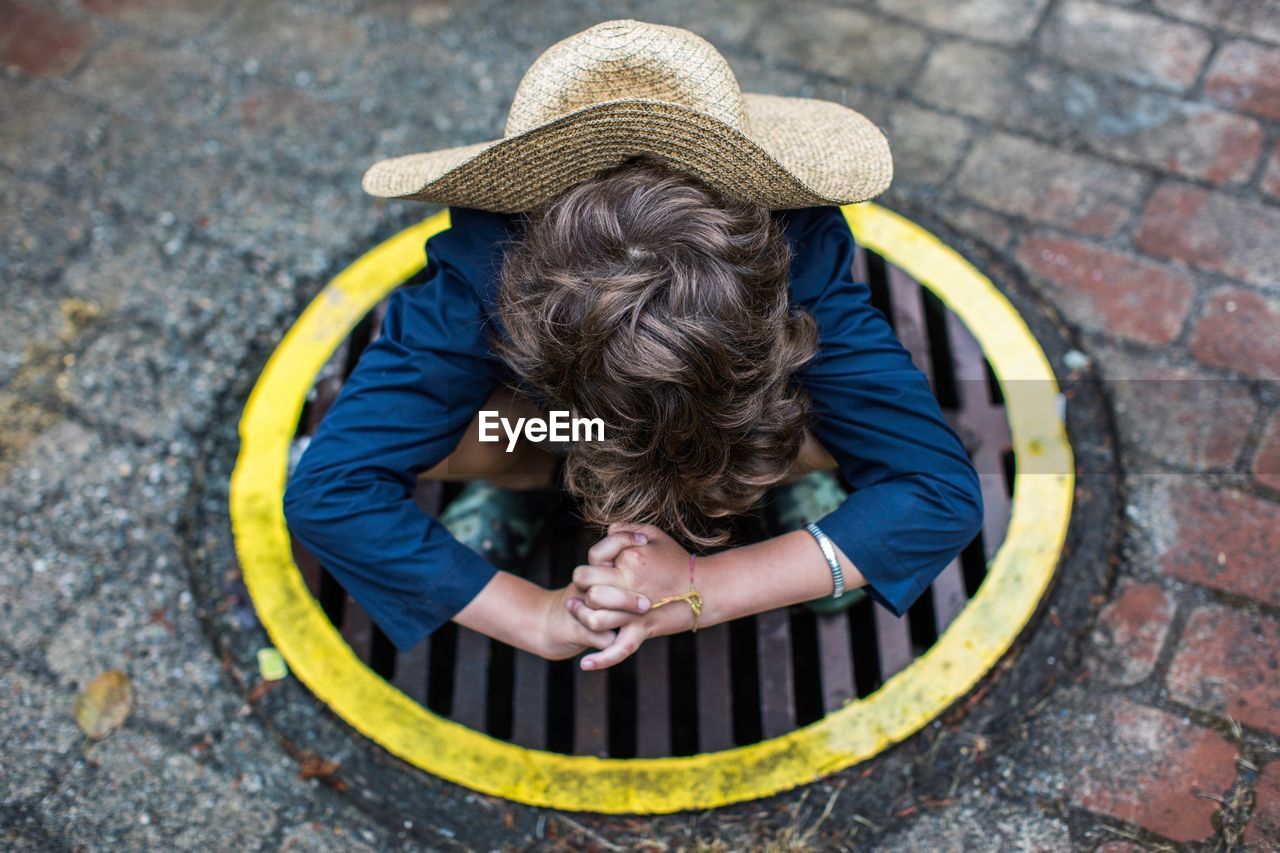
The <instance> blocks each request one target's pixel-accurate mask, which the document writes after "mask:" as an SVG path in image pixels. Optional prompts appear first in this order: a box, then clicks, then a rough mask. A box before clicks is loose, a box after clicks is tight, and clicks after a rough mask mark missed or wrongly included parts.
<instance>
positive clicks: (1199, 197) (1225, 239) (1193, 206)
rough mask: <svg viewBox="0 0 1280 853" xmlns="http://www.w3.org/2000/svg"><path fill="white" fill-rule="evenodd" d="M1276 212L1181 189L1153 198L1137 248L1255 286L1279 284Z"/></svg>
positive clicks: (1279, 212)
mask: <svg viewBox="0 0 1280 853" xmlns="http://www.w3.org/2000/svg"><path fill="white" fill-rule="evenodd" d="M1276 234H1280V209H1277V208H1276V207H1275V206H1273V205H1266V204H1260V203H1255V202H1249V201H1241V200H1239V199H1235V198H1231V197H1228V196H1225V195H1221V194H1219V193H1214V192H1209V191H1207V190H1202V189H1199V188H1197V187H1191V186H1186V185H1181V184H1166V185H1164V186H1162V187H1160V188H1159V189H1157V190H1156V192H1155V193H1154V194H1153V195H1152V197H1151V200H1150V202H1148V204H1147V209H1146V211H1145V212H1144V214H1143V219H1142V226H1141V229H1140V230H1139V232H1138V237H1137V245H1138V248H1140V249H1142V250H1143V251H1144V252H1147V253H1149V254H1152V255H1157V256H1160V257H1166V258H1176V259H1177V260H1180V261H1185V262H1186V263H1189V264H1191V265H1192V266H1196V267H1200V268H1201V269H1207V270H1212V271H1214V272H1219V273H1222V274H1223V275H1229V276H1232V277H1234V278H1238V279H1241V280H1243V281H1248V282H1251V283H1253V284H1257V285H1259V286H1261V287H1272V288H1274V287H1276V286H1277V282H1280V240H1277V239H1276Z"/></svg>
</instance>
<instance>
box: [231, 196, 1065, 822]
mask: <svg viewBox="0 0 1280 853" xmlns="http://www.w3.org/2000/svg"><path fill="white" fill-rule="evenodd" d="M843 211H844V215H845V218H846V219H847V221H848V223H849V227H850V229H852V231H853V234H854V236H855V237H856V239H857V240H858V241H859V242H861V244H862V245H864V246H866V247H867V248H868V249H870V250H872V251H874V252H876V253H878V254H880V255H881V256H883V257H884V258H885V260H886V261H888V262H890V263H892V264H894V265H895V266H897V267H899V268H901V269H902V270H903V271H904V272H906V273H907V274H909V275H911V276H912V277H914V278H915V279H917V280H918V281H920V282H921V283H922V284H924V285H925V286H927V287H928V288H929V289H930V290H932V291H933V292H934V293H935V294H937V296H938V297H940V298H941V299H942V301H943V302H944V303H946V305H947V306H948V307H949V308H950V309H951V310H953V311H954V312H955V313H956V314H958V315H959V317H960V319H961V320H962V321H963V322H964V323H965V325H966V326H968V328H969V329H970V330H971V331H972V332H973V334H974V336H975V337H976V338H977V339H978V341H979V343H980V344H981V345H982V349H983V351H984V352H985V354H986V356H987V358H988V360H989V361H990V363H991V366H992V369H993V371H994V372H995V374H996V376H997V378H998V379H999V381H1000V384H1001V390H1002V392H1003V394H1004V398H1005V407H1006V412H1007V415H1008V418H1009V426H1010V430H1011V433H1012V436H1013V449H1014V454H1015V457H1016V459H1017V473H1016V480H1015V483H1014V498H1013V505H1012V509H1011V519H1010V522H1009V528H1008V532H1007V534H1006V536H1005V539H1004V543H1003V545H1002V546H1001V547H1000V549H999V551H998V552H997V554H996V555H995V557H994V558H993V560H992V562H991V565H990V566H989V568H988V573H987V576H986V579H985V580H984V581H983V583H982V586H981V587H980V588H979V590H978V593H977V595H975V596H974V597H973V599H972V600H971V601H970V602H969V604H968V605H967V606H966V607H965V608H964V610H963V611H961V613H960V614H959V616H957V617H956V619H955V620H954V621H953V622H952V623H951V625H950V626H949V627H948V628H947V630H946V631H945V632H944V633H943V634H942V636H941V637H939V638H938V640H937V642H936V643H935V644H934V646H933V647H932V648H930V649H929V650H928V651H927V652H925V653H924V654H923V655H921V656H920V657H918V658H916V660H915V661H913V662H912V663H911V664H910V665H909V666H907V667H906V668H905V669H903V670H902V671H901V672H899V673H898V674H897V675H894V676H893V677H892V678H890V679H889V680H888V681H887V682H885V683H884V684H883V685H882V686H881V687H880V689H879V690H877V691H876V692H875V693H873V694H871V695H870V696H867V697H865V698H863V699H859V700H855V701H852V702H850V703H849V704H847V705H845V706H844V707H843V708H841V709H840V710H838V711H834V712H832V713H830V714H828V715H827V716H825V717H824V718H822V719H821V720H819V721H817V722H815V723H813V724H811V725H808V726H805V727H804V728H800V729H796V730H795V731H792V732H789V733H787V734H786V735H783V736H782V737H778V738H773V739H770V740H766V741H762V742H760V743H755V744H751V745H749V746H742V747H736V748H734V749H729V750H724V751H722V752H714V753H705V754H701V755H693V756H686V757H678V758H677V757H671V758H633V759H604V758H596V757H594V756H588V755H562V754H559V753H552V752H543V751H540V750H531V749H526V748H524V747H520V746H516V745H514V744H511V743H507V742H505V741H501V740H498V739H496V738H493V737H490V736H488V735H486V734H483V733H481V732H477V731H475V730H473V729H470V728H467V727H465V726H462V725H459V724H458V723H455V722H453V721H452V720H448V719H445V718H443V717H440V716H437V715H436V714H434V713H432V712H431V711H429V710H427V709H426V708H424V707H423V706H421V705H419V704H418V703H417V702H415V701H414V700H413V699H410V698H409V697H408V696H405V695H404V694H403V693H401V692H400V691H399V690H397V689H396V688H395V687H393V686H392V685H391V684H389V683H387V682H386V681H384V680H383V679H382V678H381V677H379V676H378V675H376V674H375V673H374V672H373V671H372V670H370V669H369V668H368V667H367V666H365V664H364V663H363V662H362V661H361V660H360V659H359V658H358V657H356V655H355V654H354V653H353V652H352V651H351V649H350V648H349V647H348V646H347V645H346V643H345V642H343V640H342V636H341V635H340V634H339V632H338V630H337V629H336V628H335V627H334V626H333V625H332V624H331V623H330V622H329V620H328V618H327V617H326V616H325V614H324V612H323V611H322V610H321V608H320V605H319V604H318V603H317V602H316V600H315V599H314V598H313V597H312V595H311V593H310V592H309V591H308V589H307V587H306V584H305V583H304V581H303V578H302V574H301V572H300V571H299V570H298V568H297V566H296V565H295V564H294V562H293V557H292V552H291V551H290V547H289V544H290V543H289V534H288V530H287V529H286V527H285V520H284V513H283V510H282V505H281V501H282V498H283V495H284V488H285V482H286V474H287V460H288V453H289V445H290V442H291V440H292V438H293V436H294V432H295V429H296V427H297V423H298V418H299V416H300V414H301V411H302V406H303V402H304V400H305V398H306V395H307V392H308V391H309V389H310V387H311V385H312V384H313V382H314V380H315V377H316V375H317V374H318V373H319V371H320V369H321V367H322V366H323V365H324V363H325V362H326V360H327V359H328V358H329V356H330V355H331V354H332V353H333V351H334V349H336V347H337V346H338V344H339V343H341V342H342V340H343V339H344V338H345V337H346V336H347V335H348V334H349V333H350V331H351V329H352V328H353V326H354V325H355V324H356V323H357V322H358V321H359V320H360V319H361V318H362V317H363V316H364V315H365V314H366V313H368V312H369V311H370V310H371V309H372V308H373V307H374V306H375V305H376V304H377V303H378V302H379V301H380V300H381V299H382V298H383V297H385V296H386V295H387V294H388V293H389V292H390V291H391V290H392V289H394V288H395V287H396V286H397V285H398V284H400V283H402V282H403V281H405V280H406V279H408V278H409V277H410V276H412V275H414V274H415V273H416V272H418V271H419V270H420V269H421V268H422V267H423V266H424V264H425V262H426V258H425V256H424V254H423V244H424V242H425V241H426V239H427V238H428V237H429V236H431V235H432V234H435V233H436V232H438V231H441V230H443V229H445V228H448V227H450V222H449V211H448V210H447V209H446V210H443V211H441V212H440V213H437V214H436V215H434V216H431V217H429V218H428V219H426V220H424V221H423V222H421V223H419V224H417V225H415V226H413V227H411V228H407V229H405V230H404V231H402V232H400V233H399V234H397V235H395V236H394V237H392V238H391V239H389V240H387V241H386V242H384V243H382V244H381V245H379V246H377V247H376V248H374V249H373V250H371V251H370V252H368V253H367V254H365V255H364V256H362V257H361V258H359V259H358V260H357V261H356V262H355V263H353V264H352V265H351V266H349V267H348V268H347V269H345V270H343V271H342V272H341V273H340V274H339V275H338V276H336V277H335V278H334V279H333V281H331V282H330V283H329V284H328V285H327V286H326V287H325V289H324V290H323V291H322V292H321V293H320V294H319V295H318V296H317V297H316V298H315V300H314V301H312V303H311V304H310V305H309V306H308V307H307V309H306V310H305V311H304V312H303V313H302V316H301V317H300V318H299V319H298V322H297V323H295V324H294V326H293V328H291V329H290V330H289V331H288V333H287V334H286V335H285V337H284V340H283V341H281V343H280V346H279V347H278V348H277V349H276V351H275V352H274V353H273V354H272V355H271V357H270V359H269V360H268V361H267V365H266V367H265V369H264V370H263V372H262V375H261V377H259V379H258V382H257V384H256V385H255V386H254V389H253V391H252V393H251V394H250V395H249V400H248V403H247V404H246V405H245V409H244V413H243V415H242V417H241V419H240V442H241V443H240V453H239V456H238V457H237V460H236V467H235V470H234V471H233V472H232V475H231V497H230V503H231V506H230V510H231V523H232V528H233V531H234V534H235V543H236V551H237V554H238V556H239V559H240V565H241V568H242V570H243V572H244V580H245V583H246V585H247V586H248V588H249V592H250V594H251V595H252V597H253V601H254V604H255V606H256V608H257V611H258V615H259V618H260V619H261V620H262V624H263V625H264V626H265V627H266V630H267V633H268V634H269V635H270V637H271V640H272V642H273V643H274V644H275V646H276V648H277V649H279V651H280V652H281V654H283V655H284V657H285V660H286V661H287V662H288V664H289V668H290V669H291V670H292V671H293V673H294V674H295V675H296V676H297V677H298V679H299V680H301V681H302V683H303V684H305V685H306V686H307V687H308V688H309V689H310V690H311V691H312V692H313V693H314V694H315V695H316V696H317V697H318V698H319V699H320V701H322V702H324V703H325V704H326V705H328V706H329V707H330V708H332V709H333V711H334V712H335V713H337V714H338V715H339V716H340V717H342V718H343V719H344V720H346V721H347V722H348V723H350V724H351V726H353V727H354V728H355V729H357V730H358V731H359V732H361V733H362V734H364V735H365V736H366V737H368V738H370V739H371V740H373V741H374V742H376V743H378V744H380V745H381V746H383V747H384V748H386V749H387V750H388V751H389V752H391V753H393V754H395V755H397V756H399V757H400V758H402V759H404V760H405V761H408V762H409V763H411V764H413V765H415V766H417V767H420V768H422V769H423V770H426V771H428V772H430V773H433V774H435V775H436V776H440V777H442V778H444V779H448V780H450V781H453V782H456V783H458V784H460V785H465V786H467V787H469V788H472V789H474V790H477V791H481V792H483V793H486V794H491V795H494V796H498V797H504V798H507V799H510V800H515V801H518V802H523V803H528V804H531V805H537V806H549V807H553V808H557V809H565V810H572V811H594V812H604V813H641V814H643V813H652V814H656V813H666V812H673V811H680V810H683V809H704V808H712V807H715V806H722V805H726V804H728V803H733V802H739V801H742V800H749V799H755V798H757V797H762V796H766V795H768V794H773V793H777V792H778V791H782V790H786V789H788V788H792V787H795V786H797V785H803V784H805V783H807V782H812V781H814V780H817V779H819V778H821V777H822V776H825V775H827V774H829V773H832V772H834V771H836V770H840V769H843V768H845V767H849V766H850V765H852V764H856V763H857V762H859V761H863V760H865V759H867V758H870V757H871V756H873V755H876V754H877V753H879V752H880V751H882V750H884V749H885V748H886V747H888V746H890V745H891V744H894V743H896V742H898V741H901V740H903V739H904V738H906V737H908V736H909V735H911V734H912V733H914V732H915V731H917V730H919V729H920V728H921V727H922V726H924V725H925V724H926V723H927V722H929V721H930V720H931V719H933V718H934V717H936V716H937V715H938V714H940V713H941V712H942V711H943V710H945V709H946V708H947V707H948V706H949V705H951V704H952V703H953V702H955V701H956V700H957V699H959V698H960V697H961V696H963V695H964V694H965V693H966V692H968V691H969V690H970V689H971V688H972V687H973V686H974V685H975V684H976V683H977V682H978V680H979V679H980V678H981V677H982V676H983V674H984V673H986V672H987V671H988V670H990V669H991V667H992V666H994V665H995V663H996V661H997V660H998V659H999V658H1000V656H1001V655H1003V654H1004V653H1005V652H1006V651H1007V650H1008V649H1009V647H1010V645H1011V644H1012V643H1013V641H1014V639H1015V638H1016V637H1017V635H1018V633H1019V632H1020V631H1021V630H1022V628H1023V626H1025V625H1026V623H1027V621H1028V620H1029V619H1030V618H1031V616H1032V614H1033V613H1034V612H1035V610H1036V607H1037V605H1038V603H1039V601H1040V599H1041V597H1042V596H1043V595H1044V593H1045V591H1046V589H1047V588H1048V585H1049V582H1050V580H1051V579H1052V577H1053V573H1054V569H1055V568H1056V566H1057V563H1058V557H1059V553H1060V551H1061V549H1062V545H1063V542H1064V539H1065V537H1066V533H1067V523H1068V520H1069V517H1070V514H1071V501H1072V493H1073V489H1074V475H1073V474H1072V471H1073V470H1074V469H1073V464H1072V455H1071V448H1070V446H1069V444H1068V442H1067V436H1066V430H1065V426H1064V424H1063V422H1062V420H1061V418H1060V416H1059V414H1058V411H1059V410H1058V403H1057V395H1058V385H1057V381H1056V380H1055V378H1054V375H1053V371H1052V369H1051V368H1050V365H1049V361H1048V359H1047V358H1046V357H1045V354H1044V352H1043V351H1042V350H1041V348H1040V346H1039V345H1038V344H1037V343H1036V341H1035V338H1034V337H1033V336H1032V335H1031V332H1030V330H1029V329H1028V328H1027V326H1026V324H1025V323H1024V322H1023V320H1022V318H1021V317H1020V316H1019V315H1018V313H1017V312H1016V311H1015V310H1014V308H1013V306H1012V305H1010V303H1009V302H1008V300H1006V299H1005V298H1004V296H1002V295H1001V294H1000V292H999V291H998V290H996V288H995V287H994V286H993V285H992V283H991V282H990V280H988V279H987V278H986V277H985V276H983V275H982V274H981V273H979V272H978V271H977V270H976V269H975V268H974V267H973V266H972V265H970V264H969V263H968V262H967V261H965V260H964V259H963V258H961V257H960V256H959V255H958V254H956V253H955V252H954V251H953V250H951V249H950V248H948V247H947V246H945V245H943V244H942V243H941V242H940V241H939V240H938V239H937V238H936V237H934V236H933V235H932V234H930V233H929V232H927V231H925V230H923V229H922V228H920V227H919V226H917V225H915V224H914V223H912V222H910V221H908V220H906V219H904V218H902V217H900V216H898V215H897V214H895V213H892V212H890V211H888V210H886V209H884V208H881V207H879V206H877V205H874V204H869V203H868V204H859V205H848V206H846V207H844V208H843ZM1027 380H1030V381H1027Z"/></svg>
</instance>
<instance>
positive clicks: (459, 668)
mask: <svg viewBox="0 0 1280 853" xmlns="http://www.w3.org/2000/svg"><path fill="white" fill-rule="evenodd" d="M491 642H492V641H491V640H490V639H489V638H488V637H486V636H485V635H484V634H479V633H477V632H475V631H472V630H471V629H470V628H463V627H462V626H461V625H459V626H458V649H457V652H456V653H455V657H454V660H455V661H457V665H456V666H455V667H454V669H453V711H452V713H450V715H449V716H451V717H453V719H455V720H457V721H458V722H459V723H462V724H463V725H464V726H467V727H469V728H473V729H475V730H476V731H480V732H482V731H484V730H485V726H486V724H487V717H488V714H487V711H488V708H487V704H488V695H489V645H490V643H491Z"/></svg>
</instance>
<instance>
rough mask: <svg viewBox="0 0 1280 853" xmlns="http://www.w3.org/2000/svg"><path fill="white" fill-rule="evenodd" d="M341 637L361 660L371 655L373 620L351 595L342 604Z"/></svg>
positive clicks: (367, 658) (365, 659)
mask: <svg viewBox="0 0 1280 853" xmlns="http://www.w3.org/2000/svg"><path fill="white" fill-rule="evenodd" d="M342 639H344V640H346V641H347V645H348V646H350V647H351V651H353V652H355V653H356V655H357V656H358V657H359V658H360V659H361V660H363V661H367V660H369V659H370V657H372V655H373V620H371V619H370V618H369V614H368V613H366V612H365V610H364V608H363V607H361V606H360V605H359V604H357V603H356V600H355V599H354V598H352V597H351V596H349V595H348V596H346V598H345V599H344V601H343V605H342Z"/></svg>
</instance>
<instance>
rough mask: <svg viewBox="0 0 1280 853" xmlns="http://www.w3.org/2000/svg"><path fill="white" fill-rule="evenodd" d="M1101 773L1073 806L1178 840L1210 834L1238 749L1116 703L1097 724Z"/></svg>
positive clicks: (1167, 717)
mask: <svg viewBox="0 0 1280 853" xmlns="http://www.w3.org/2000/svg"><path fill="white" fill-rule="evenodd" d="M1099 722H1100V723H1101V725H1102V727H1103V728H1102V729H1101V730H1100V731H1098V732H1097V736H1098V739H1099V743H1098V745H1097V747H1096V748H1097V750H1098V751H1099V753H1101V755H1100V756H1099V758H1100V759H1101V764H1102V768H1103V772H1096V773H1085V774H1082V775H1081V777H1080V779H1079V785H1078V786H1077V787H1076V788H1074V789H1073V791H1072V800H1073V802H1074V803H1075V804H1076V805H1078V806H1080V807H1081V808H1085V809H1088V810H1089V811H1094V812H1100V813H1102V814H1106V815H1111V816H1112V817H1115V818H1119V819H1120V820H1124V821H1128V822H1130V823H1136V824H1138V825H1139V826H1142V827H1145V828H1146V829H1149V830H1151V831H1152V832H1154V833H1156V834H1158V835H1163V836H1165V837H1166V838H1172V839H1173V840H1175V841H1195V840H1198V839H1201V838H1206V837H1208V836H1210V835H1212V834H1213V832H1214V828H1213V823H1212V818H1213V815H1214V812H1216V811H1217V808H1218V805H1217V803H1215V802H1214V801H1213V800H1211V799H1206V798H1204V797H1201V796H1199V795H1200V794H1211V795H1215V796H1221V795H1222V794H1224V793H1225V792H1226V791H1227V790H1228V789H1229V788H1230V787H1231V784H1232V782H1234V781H1235V776H1236V769H1235V755H1236V750H1235V747H1234V746H1232V745H1231V744H1230V743H1228V742H1227V741H1226V740H1225V739H1224V738H1222V737H1221V736H1219V735H1217V734H1215V733H1214V732H1211V731H1209V730H1208V729H1204V728H1201V727H1199V726H1196V725H1194V724H1192V723H1191V722H1189V721H1188V720H1186V719H1184V718H1182V717H1176V716H1174V715H1173V714H1168V713H1166V712H1164V711H1160V710H1157V709H1156V708H1148V707H1146V706H1145V705H1138V704H1136V703H1134V702H1130V701H1128V700H1125V699H1120V700H1116V701H1115V702H1114V703H1113V704H1112V706H1111V707H1110V708H1109V709H1108V710H1107V711H1106V712H1104V717H1103V719H1102V720H1100V721H1099Z"/></svg>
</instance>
